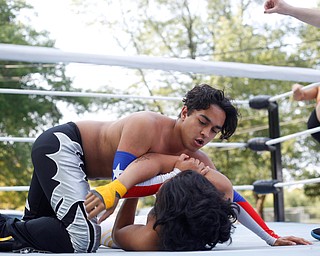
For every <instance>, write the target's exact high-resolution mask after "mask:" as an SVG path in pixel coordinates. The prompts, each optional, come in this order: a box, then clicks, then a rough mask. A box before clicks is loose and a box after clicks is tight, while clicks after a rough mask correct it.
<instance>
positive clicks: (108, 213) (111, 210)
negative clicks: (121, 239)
mask: <svg viewBox="0 0 320 256" xmlns="http://www.w3.org/2000/svg"><path fill="white" fill-rule="evenodd" d="M113 212H114V208H112V209H109V210H106V211H105V212H104V213H103V214H102V216H101V217H100V218H99V220H98V224H101V222H102V221H104V220H105V219H106V218H108V217H109V216H110V215H111V214H112V213H113Z"/></svg>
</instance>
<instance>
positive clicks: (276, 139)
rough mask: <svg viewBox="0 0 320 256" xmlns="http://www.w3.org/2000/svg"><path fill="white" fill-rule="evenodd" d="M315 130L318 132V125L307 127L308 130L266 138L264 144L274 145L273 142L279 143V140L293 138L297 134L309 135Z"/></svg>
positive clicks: (297, 135)
mask: <svg viewBox="0 0 320 256" xmlns="http://www.w3.org/2000/svg"><path fill="white" fill-rule="evenodd" d="M316 132H320V126H319V127H315V128H312V129H308V130H305V131H302V132H297V133H294V134H289V135H286V136H283V137H280V138H275V139H271V140H268V141H267V142H266V145H268V146H270V145H274V144H277V143H280V142H283V141H286V140H290V139H293V138H296V137H299V136H303V135H309V134H312V133H316Z"/></svg>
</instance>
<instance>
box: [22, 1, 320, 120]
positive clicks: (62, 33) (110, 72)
mask: <svg viewBox="0 0 320 256" xmlns="http://www.w3.org/2000/svg"><path fill="white" fill-rule="evenodd" d="M71 1H72V0H55V1H49V0H27V3H29V4H30V5H32V6H34V11H35V12H36V13H37V16H35V15H33V16H32V17H30V21H31V23H32V25H33V26H34V27H35V28H36V29H38V30H47V31H49V32H50V37H51V38H52V39H54V40H55V41H56V44H55V47H56V48H59V49H61V50H64V51H73V52H81V53H93V54H109V55H124V54H125V53H123V52H122V50H121V49H119V47H117V46H116V45H115V43H113V40H112V35H110V34H108V33H101V31H100V30H99V27H98V26H94V25H91V26H89V25H86V24H85V23H84V22H83V21H82V20H81V17H80V16H79V15H76V14H75V13H74V12H73V11H72V9H71ZM287 2H288V3H289V4H292V5H294V6H303V7H316V3H317V0H287ZM94 8H95V7H94V6H91V8H90V14H88V15H94ZM97 8H101V7H99V6H98V7H97ZM105 10H106V15H114V13H116V10H112V9H110V8H109V6H108V8H105ZM99 12H100V13H101V11H100V10H99ZM251 18H252V19H253V20H255V23H261V24H263V23H266V22H268V23H270V22H276V21H279V20H281V19H292V22H297V21H296V20H295V19H294V18H291V17H288V16H283V15H278V14H272V15H267V14H264V13H263V6H262V5H261V6H260V7H257V9H256V10H253V12H252V14H251ZM67 75H68V76H70V77H72V78H73V85H74V86H75V87H79V88H82V89H91V90H95V89H99V88H100V87H102V86H104V85H106V84H116V85H119V84H121V85H123V86H124V87H125V86H129V84H130V83H131V82H132V80H131V79H132V78H130V76H127V77H126V79H121V80H119V78H121V77H123V76H124V75H123V72H122V68H120V67H106V66H100V65H84V64H69V65H68V66H67ZM91 116H92V117H93V118H94V119H102V118H100V117H99V116H97V115H91ZM91 116H90V115H86V116H85V117H84V116H81V117H79V116H76V115H72V114H70V115H69V116H67V117H66V118H64V119H70V118H71V119H73V120H74V119H76V120H77V119H80V118H87V117H89V118H91ZM100 116H101V115H100ZM103 118H105V117H103ZM63 121H64V120H63Z"/></svg>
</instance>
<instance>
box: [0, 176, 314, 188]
mask: <svg viewBox="0 0 320 256" xmlns="http://www.w3.org/2000/svg"><path fill="white" fill-rule="evenodd" d="M319 182H320V178H314V179H305V180H298V181H290V182H278V183H275V184H273V187H276V188H283V187H289V186H294V185H306V184H315V183H319ZM29 187H30V186H4V187H0V191H28V190H29ZM233 188H234V189H235V190H239V191H240V190H254V186H253V185H235V186H233Z"/></svg>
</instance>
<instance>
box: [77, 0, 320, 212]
mask: <svg viewBox="0 0 320 256" xmlns="http://www.w3.org/2000/svg"><path fill="white" fill-rule="evenodd" d="M90 3H92V2H90ZM262 3H263V1H249V0H238V1H220V0H202V1H187V0H185V1H167V0H137V1H134V2H132V1H131V2H130V3H128V2H127V1H125V2H124V1H121V0H120V1H117V3H116V5H117V6H118V8H119V13H118V15H114V16H113V17H115V18H114V19H112V17H111V16H110V15H107V16H106V15H104V13H103V14H102V15H101V16H99V15H97V14H95V17H92V19H91V20H90V21H88V20H87V21H88V22H90V23H94V24H95V25H96V26H97V25H98V24H99V23H100V24H101V27H102V28H105V29H108V33H110V30H111V31H112V32H111V34H113V35H114V38H115V40H116V41H117V42H118V44H119V46H120V47H121V48H122V49H123V50H124V51H125V52H126V53H128V54H130V55H132V54H137V55H149V56H162V57H177V58H189V59H198V60H208V61H210V60H211V61H230V62H241V63H256V64H266V65H279V66H298V67H315V66H316V65H318V64H319V63H318V62H317V60H318V59H319V58H314V59H313V60H310V59H309V58H306V57H307V56H310V55H312V56H314V57H316V53H317V52H318V49H319V48H318V46H317V44H318V43H317V44H316V43H314V42H316V38H317V37H315V38H314V39H312V40H313V41H312V40H308V42H309V44H308V47H306V48H303V47H301V49H298V50H297V51H294V50H291V49H292V48H293V47H294V46H295V45H291V44H290V43H287V42H288V40H287V38H292V37H295V38H297V39H298V38H301V37H302V36H303V35H304V33H305V34H307V35H310V36H311V35H313V34H316V33H314V31H313V32H312V33H310V32H308V33H307V32H304V30H303V29H302V30H301V31H300V34H299V29H300V28H298V29H297V28H294V27H291V26H290V24H289V23H281V24H276V25H274V26H272V25H265V26H264V27H261V26H260V27H257V26H256V25H255V22H254V21H252V19H251V17H250V10H252V8H254V7H256V5H257V4H259V5H260V6H261V15H263V10H262ZM99 4H105V5H112V4H115V3H114V2H112V1H103V0H101V1H96V5H97V6H99ZM84 6H85V8H81V7H84ZM88 6H90V4H89V5H88V2H83V1H82V4H81V5H80V6H79V5H78V10H80V11H79V12H80V13H81V11H84V12H85V10H88ZM91 6H92V5H91ZM119 17H120V18H119ZM95 18H97V20H99V23H98V22H95V20H94V19H95ZM317 41H318V40H317ZM311 45H312V47H313V48H314V49H313V48H312V47H311V48H312V49H313V51H312V54H311V53H310V46H311ZM137 75H139V76H140V78H141V80H140V82H137V83H136V84H134V85H132V87H131V88H130V90H133V91H136V92H139V91H147V92H148V93H149V94H150V95H170V96H181V95H184V93H185V92H186V91H187V90H188V89H190V88H191V87H192V86H193V85H194V84H199V83H208V84H211V85H214V86H216V87H218V88H220V89H224V90H225V91H226V92H227V93H228V94H229V95H230V96H231V97H232V98H234V99H239V100H247V99H249V98H251V97H253V96H255V95H270V96H273V95H278V94H279V93H282V92H287V91H290V90H291V84H292V83H291V82H285V81H268V80H258V79H247V78H228V77H217V76H208V75H199V74H193V73H189V74H180V73H178V72H161V71H150V70H148V71H146V70H138V71H137ZM135 103H136V104H138V106H141V103H140V104H139V103H138V102H135ZM174 104H175V105H176V103H174ZM144 106H145V108H148V109H155V110H159V111H161V112H163V113H166V114H168V115H172V114H176V110H177V106H175V107H173V105H172V104H170V105H169V104H163V103H159V102H158V103H155V104H153V105H152V104H144ZM279 106H280V113H281V116H280V119H281V132H282V133H281V134H282V135H286V134H291V133H295V132H297V131H300V130H304V129H305V127H304V121H305V118H302V117H303V116H305V114H306V113H308V111H310V109H303V110H301V114H300V115H299V116H296V115H295V114H294V115H293V116H292V113H294V111H293V110H294V109H295V108H296V107H297V105H296V103H294V102H291V101H289V102H287V103H286V102H280V104H279ZM239 109H240V111H241V119H240V123H239V128H238V130H237V132H236V134H235V135H234V136H233V138H232V139H231V140H230V141H231V142H239V141H240V142H246V141H248V140H249V139H250V138H253V137H268V136H269V134H268V116H267V112H266V111H265V110H261V111H258V110H253V109H249V108H245V107H241V106H239ZM293 117H294V118H293ZM292 119H293V120H292ZM301 140H303V143H302V144H300V143H301ZM301 140H299V139H298V140H296V141H288V142H284V143H283V144H282V153H283V167H284V170H285V171H286V170H288V175H289V177H290V176H294V170H295V169H298V168H300V167H301V164H300V161H301V158H303V157H305V158H309V159H310V162H312V161H313V162H314V161H316V160H319V154H318V151H317V150H316V148H315V145H314V142H313V141H312V140H311V139H307V140H304V139H301ZM298 145H302V146H301V147H302V148H303V149H302V150H297V148H299V147H300V146H298ZM306 148H308V149H310V150H311V151H309V152H312V153H311V154H312V155H311V154H309V152H306V150H305V149H306ZM205 150H206V151H207V152H208V153H209V154H210V156H211V158H212V159H213V161H214V163H215V164H216V166H217V167H218V169H220V170H221V171H222V172H223V173H225V174H226V175H227V176H228V177H229V178H230V179H231V180H232V181H233V183H234V184H237V185H238V184H239V185H240V184H252V183H253V182H254V181H255V180H259V179H270V178H271V176H270V154H269V152H262V153H260V152H253V151H249V150H242V149H241V150H238V149H237V150H218V149H212V148H206V149H205ZM318 162H319V161H318ZM314 168H316V167H313V170H314ZM308 173H309V172H308ZM261 200H264V198H263V197H261ZM257 203H259V202H257ZM260 211H261V212H262V209H260Z"/></svg>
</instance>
